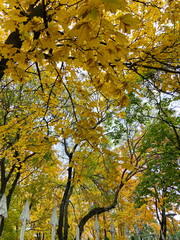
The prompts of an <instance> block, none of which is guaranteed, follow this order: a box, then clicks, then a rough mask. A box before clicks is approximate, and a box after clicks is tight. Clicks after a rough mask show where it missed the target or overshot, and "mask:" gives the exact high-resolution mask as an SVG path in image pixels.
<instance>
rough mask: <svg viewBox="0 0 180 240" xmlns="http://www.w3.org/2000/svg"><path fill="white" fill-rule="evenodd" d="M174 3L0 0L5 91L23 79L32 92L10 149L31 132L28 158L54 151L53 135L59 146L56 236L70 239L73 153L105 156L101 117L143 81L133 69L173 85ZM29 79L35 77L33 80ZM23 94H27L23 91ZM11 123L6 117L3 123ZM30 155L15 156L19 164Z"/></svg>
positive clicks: (175, 55) (0, 66)
mask: <svg viewBox="0 0 180 240" xmlns="http://www.w3.org/2000/svg"><path fill="white" fill-rule="evenodd" d="M178 7H179V5H178V3H176V1H175V0H172V1H168V0H167V1H158V3H157V1H155V0H154V1H151V2H144V1H136V0H129V1H125V0H113V1H110V0H98V1H93V0H88V1H86V0H79V1H75V0H70V1H69V0H68V1H66V0H62V1H55V0H46V1H45V0H28V1H27V0H23V1H21V2H19V1H16V0H11V1H6V0H4V1H2V2H1V3H0V11H1V13H0V16H1V23H2V24H1V29H0V30H1V32H2V33H3V34H1V39H0V41H1V60H0V78H1V79H2V81H4V82H6V80H5V79H8V80H7V81H8V82H6V83H5V84H4V86H3V91H6V90H8V89H9V84H10V85H11V86H12V88H13V89H14V88H16V86H21V85H23V86H24V85H25V86H26V90H27V91H29V92H31V93H32V92H33V102H32V101H31V100H32V98H31V99H29V100H30V102H31V103H32V104H29V105H28V103H27V102H26V104H25V108H22V109H21V112H22V115H25V116H27V118H26V120H23V124H22V121H20V122H18V120H17V119H16V118H14V116H12V118H11V120H10V123H9V125H11V126H12V127H13V134H15V133H16V135H18V134H20V137H22V139H21V140H22V141H20V140H19V138H16V139H15V150H13V151H14V153H15V154H16V150H17V147H18V150H19V148H20V147H21V151H20V152H21V154H22V155H23V153H24V151H23V147H24V146H22V144H20V142H21V143H22V142H24V141H25V139H24V138H25V137H27V135H28V134H29V133H31V134H32V135H33V137H32V139H30V142H31V141H32V142H33V144H32V145H31V144H30V145H31V146H30V148H29V145H28V146H27V149H26V150H27V151H28V153H29V154H30V155H27V156H29V157H28V160H29V158H30V157H33V156H34V155H36V154H37V153H38V154H39V155H40V156H39V158H38V159H41V158H43V155H44V154H45V152H46V150H47V148H49V149H50V150H51V146H52V145H53V144H55V143H57V142H58V141H59V142H60V144H61V149H63V151H64V155H63V156H62V157H64V156H65V158H66V160H67V169H68V171H67V172H68V176H67V181H66V187H65V191H64V194H63V201H61V204H60V221H59V228H58V235H59V239H61V238H64V239H67V234H68V233H67V231H68V228H67V226H68V221H67V219H66V218H65V216H66V215H67V211H68V204H69V199H70V196H71V192H72V190H73V188H74V185H73V184H72V182H73V181H74V179H75V175H76V172H77V170H78V167H79V166H81V161H82V160H83V159H78V158H77V159H78V160H77V161H76V158H75V156H76V152H78V151H79V149H80V150H81V151H86V150H87V152H88V151H89V152H92V151H95V152H96V154H98V153H100V152H103V155H106V152H107V149H108V147H103V144H105V142H106V140H105V137H104V128H103V127H102V125H103V121H104V120H105V119H106V118H107V116H108V114H109V112H112V111H111V110H112V109H113V111H115V112H116V113H117V112H118V113H120V112H121V114H122V108H123V107H126V106H127V105H128V104H129V97H128V94H130V93H131V92H133V91H134V92H135V91H137V90H138V89H139V88H140V87H141V85H142V81H138V79H137V76H140V77H143V79H144V81H145V82H148V80H149V78H147V77H146V76H144V72H145V70H149V69H150V70H159V72H160V74H161V76H164V77H163V82H162V80H160V79H158V81H156V82H155V86H157V87H158V88H159V89H162V90H163V91H164V89H165V90H168V91H170V92H173V91H177V88H178V78H177V75H178V73H179V67H178V64H177V61H178V47H179V44H178V27H179V23H178V14H179V12H178ZM32 79H35V80H34V81H35V84H34V85H33V84H32V82H31V81H32ZM21 92H22V91H21ZM23 93H24V99H25V96H28V94H26V92H23ZM31 97H32V95H31ZM92 98H94V99H92ZM23 101H24V100H23ZM87 103H88V104H87ZM19 104H20V103H18V107H19V106H20V105H19ZM86 105H88V107H86ZM20 108H21V107H20ZM111 108H112V109H111ZM114 109H115V110H114ZM5 110H7V109H6V108H5ZM6 113H7V111H5V115H3V116H6ZM121 117H122V116H121ZM14 122H15V123H16V122H18V124H15V125H14ZM9 125H8V124H6V123H5V124H4V127H3V128H4V129H6V128H8V126H9ZM25 126H26V127H27V126H28V127H27V128H26V130H27V131H24V129H23V128H24V127H25ZM30 126H31V127H30ZM19 128H20V130H19ZM175 130H176V129H175ZM19 131H20V133H19ZM8 134H9V133H8ZM8 137H9V135H7V138H8ZM13 137H14V136H13ZM1 139H3V136H2V138H1ZM32 142H31V143H32ZM34 142H35V143H34ZM17 143H18V144H17ZM6 144H7V140H6V139H4V140H2V146H3V153H4V145H6ZM13 144H14V142H13ZM19 144H20V145H21V146H20V147H19ZM39 144H40V148H39ZM16 146H17V147H16ZM37 149H38V150H37ZM49 149H48V150H49ZM5 150H6V149H5ZM27 151H26V153H27ZM9 154H10V153H9ZM19 154H20V153H19V152H18V155H19ZM31 154H33V156H32V155H31ZM41 154H42V155H41ZM133 154H134V153H133ZM86 155H87V154H86ZM107 155H108V154H107ZM130 155H131V156H130V157H132V154H130ZM27 156H25V159H18V158H17V157H18V156H16V155H15V156H13V158H16V162H18V164H19V163H20V168H21V162H27V161H26V160H27V159H26V158H27ZM10 157H11V156H9V162H10V163H12V161H11V158H10ZM2 159H3V158H2ZM134 163H136V165H135V167H136V166H137V165H138V164H139V163H140V161H139V160H138V159H136V158H135V162H134ZM13 166H14V168H17V169H18V175H17V178H18V179H19V177H20V169H19V167H18V166H19V165H13ZM128 168H129V167H127V166H125V169H126V170H125V173H127V175H126V174H125V173H124V174H125V176H126V177H127V178H129V177H130V176H133V174H134V172H133V170H131V169H128ZM1 169H2V176H1V181H3V179H5V178H6V177H5V178H4V171H3V169H4V164H3V161H2V168H1ZM76 169H77V170H76ZM128 170H130V173H129V172H128ZM14 173H15V172H14ZM128 174H129V175H128ZM131 174H132V175H131ZM123 177H124V175H123ZM121 180H122V179H121ZM15 185H16V184H15ZM15 185H14V186H15ZM123 185H124V183H123V182H122V181H120V182H119V185H118V187H117V189H116V192H115V195H114V200H113V202H111V204H110V205H108V206H107V207H104V206H103V207H101V208H100V207H97V208H94V209H92V210H91V211H89V213H88V214H87V215H86V216H84V217H82V219H81V220H80V223H79V226H80V228H81V231H82V230H83V227H84V225H85V223H86V222H87V220H88V219H90V218H91V217H92V216H94V215H95V214H96V213H98V214H100V213H103V212H105V211H108V210H109V209H111V208H113V207H115V206H116V204H117V197H118V194H119V191H120V189H121V188H122V186H123ZM3 192H4V190H3ZM61 220H62V221H61ZM62 224H63V226H62ZM63 229H64V230H65V232H64V233H62V232H63ZM62 234H64V236H62Z"/></svg>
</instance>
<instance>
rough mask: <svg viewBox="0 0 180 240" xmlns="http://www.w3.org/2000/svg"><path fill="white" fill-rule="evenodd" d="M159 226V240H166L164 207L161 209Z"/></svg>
mask: <svg viewBox="0 0 180 240" xmlns="http://www.w3.org/2000/svg"><path fill="white" fill-rule="evenodd" d="M160 227H161V229H160V237H159V240H166V239H167V238H166V232H167V226H166V211H165V209H164V208H163V209H162V220H161V224H160Z"/></svg>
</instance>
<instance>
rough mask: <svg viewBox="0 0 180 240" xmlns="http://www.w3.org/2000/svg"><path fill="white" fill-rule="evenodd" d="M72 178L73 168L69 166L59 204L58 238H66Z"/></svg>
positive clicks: (64, 239) (60, 239) (62, 239)
mask: <svg viewBox="0 0 180 240" xmlns="http://www.w3.org/2000/svg"><path fill="white" fill-rule="evenodd" d="M72 179H73V169H72V167H69V168H68V179H67V183H66V189H65V191H64V195H63V198H62V201H61V204H60V213H59V225H58V229H57V234H58V239H59V240H67V239H68V205H69V198H70V196H71V194H72Z"/></svg>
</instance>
